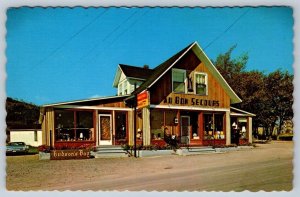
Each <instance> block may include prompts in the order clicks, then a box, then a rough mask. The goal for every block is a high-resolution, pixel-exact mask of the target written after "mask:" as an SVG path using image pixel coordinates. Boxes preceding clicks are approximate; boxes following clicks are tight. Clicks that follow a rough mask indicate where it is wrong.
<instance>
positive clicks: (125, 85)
mask: <svg viewBox="0 0 300 197" xmlns="http://www.w3.org/2000/svg"><path fill="white" fill-rule="evenodd" d="M123 90H124V95H127V94H128V90H127V81H124V82H123Z"/></svg>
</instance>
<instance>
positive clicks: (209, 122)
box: [40, 42, 255, 149]
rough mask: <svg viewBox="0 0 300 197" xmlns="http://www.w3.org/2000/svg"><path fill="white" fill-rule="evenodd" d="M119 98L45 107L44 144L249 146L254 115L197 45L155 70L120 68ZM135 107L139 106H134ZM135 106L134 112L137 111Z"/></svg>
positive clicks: (145, 67)
mask: <svg viewBox="0 0 300 197" xmlns="http://www.w3.org/2000/svg"><path fill="white" fill-rule="evenodd" d="M113 86H114V87H116V88H117V94H118V96H114V97H104V98H97V99H87V100H80V101H72V102H64V103H56V104H50V105H45V106H43V109H42V113H41V114H42V115H41V117H40V121H41V122H42V123H43V124H42V130H43V143H44V144H47V145H51V146H52V147H54V148H57V149H59V148H70V147H80V146H89V145H90V146H99V145H120V144H129V145H133V143H134V136H135V137H136V143H137V144H141V145H164V144H165V143H166V140H165V137H166V136H173V137H174V138H177V139H178V141H179V143H180V144H182V145H189V146H206V145H217V144H224V145H225V144H227V145H228V144H231V143H239V144H240V143H249V142H250V143H251V142H252V117H253V116H255V115H254V114H251V113H248V112H245V111H243V110H240V109H236V108H232V107H231V106H230V105H231V104H234V103H239V102H242V101H241V99H240V98H239V97H238V96H237V95H236V93H235V92H234V91H233V90H232V89H231V88H230V86H229V85H228V84H227V82H226V81H225V80H224V78H223V77H222V76H221V75H220V73H219V72H218V71H217V69H216V68H215V66H214V65H213V64H212V63H211V61H210V60H209V58H208V57H207V56H206V55H205V53H204V52H203V50H202V49H201V48H200V46H199V45H198V44H197V43H196V42H195V43H193V44H191V45H189V46H187V47H186V48H184V49H183V50H182V51H180V52H178V53H177V54H175V55H174V56H173V57H171V58H170V59H168V60H167V61H165V62H163V63H162V64H160V65H159V66H157V67H156V68H154V69H150V68H148V67H147V66H144V67H134V66H128V65H123V64H120V65H119V66H118V68H117V72H116V75H115V79H114V82H113ZM135 103H137V106H136V105H135ZM135 106H136V108H135Z"/></svg>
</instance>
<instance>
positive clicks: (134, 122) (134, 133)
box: [133, 83, 137, 158]
mask: <svg viewBox="0 0 300 197" xmlns="http://www.w3.org/2000/svg"><path fill="white" fill-rule="evenodd" d="M134 90H136V83H134ZM133 99H134V101H133V110H134V115H133V116H134V117H133V144H134V145H133V149H134V157H135V158H136V157H137V155H136V106H137V95H136V94H134V97H133Z"/></svg>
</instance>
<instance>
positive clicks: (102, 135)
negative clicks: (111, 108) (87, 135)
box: [99, 114, 112, 145]
mask: <svg viewBox="0 0 300 197" xmlns="http://www.w3.org/2000/svg"><path fill="white" fill-rule="evenodd" d="M99 144H100V145H112V123H111V115H108V114H99Z"/></svg>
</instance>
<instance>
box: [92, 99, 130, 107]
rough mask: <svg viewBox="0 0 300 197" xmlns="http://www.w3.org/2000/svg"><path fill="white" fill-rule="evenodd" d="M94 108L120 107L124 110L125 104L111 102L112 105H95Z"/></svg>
mask: <svg viewBox="0 0 300 197" xmlns="http://www.w3.org/2000/svg"><path fill="white" fill-rule="evenodd" d="M96 107H122V108H125V107H126V106H125V103H124V102H123V101H119V102H112V103H109V102H108V103H103V104H99V105H96Z"/></svg>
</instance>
